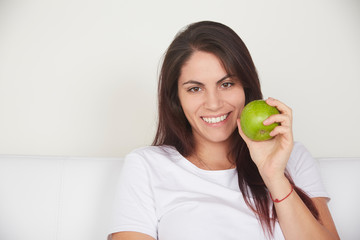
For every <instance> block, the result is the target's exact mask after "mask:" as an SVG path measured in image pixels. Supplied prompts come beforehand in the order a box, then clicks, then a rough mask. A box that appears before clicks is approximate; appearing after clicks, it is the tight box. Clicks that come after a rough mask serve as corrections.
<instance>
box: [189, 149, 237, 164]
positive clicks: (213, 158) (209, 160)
mask: <svg viewBox="0 0 360 240" xmlns="http://www.w3.org/2000/svg"><path fill="white" fill-rule="evenodd" d="M228 153H229V144H228V143H227V142H223V143H209V142H207V143H200V142H197V144H196V147H195V152H194V154H192V155H191V156H190V159H189V160H190V161H191V162H193V163H194V164H195V165H197V166H198V167H200V168H202V169H205V170H225V169H229V168H233V167H234V166H235V164H233V161H232V159H229V156H228Z"/></svg>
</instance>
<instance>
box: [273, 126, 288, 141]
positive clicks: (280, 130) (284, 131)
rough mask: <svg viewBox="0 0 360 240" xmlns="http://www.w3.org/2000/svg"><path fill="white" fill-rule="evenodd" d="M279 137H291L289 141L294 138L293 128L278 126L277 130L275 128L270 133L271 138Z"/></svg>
mask: <svg viewBox="0 0 360 240" xmlns="http://www.w3.org/2000/svg"><path fill="white" fill-rule="evenodd" d="M278 135H283V136H286V137H289V139H290V138H291V136H292V131H291V128H289V127H284V126H277V127H276V128H274V130H272V131H271V132H270V136H272V137H275V136H278Z"/></svg>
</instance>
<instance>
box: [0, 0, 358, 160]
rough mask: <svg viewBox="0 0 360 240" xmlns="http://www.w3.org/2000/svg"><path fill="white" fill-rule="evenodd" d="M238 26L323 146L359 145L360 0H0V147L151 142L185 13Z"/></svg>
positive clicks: (88, 149)
mask: <svg viewBox="0 0 360 240" xmlns="http://www.w3.org/2000/svg"><path fill="white" fill-rule="evenodd" d="M199 20H215V21H220V22H223V23H225V24H227V25H229V26H230V27H232V28H233V29H234V30H235V31H236V32H237V33H238V34H239V35H240V36H241V37H242V38H243V40H244V41H245V43H246V44H247V46H248V47H249V49H250V52H251V53H252V55H253V58H254V61H255V64H256V66H257V68H258V71H259V75H260V77H261V82H262V86H263V92H264V95H265V96H272V97H276V98H279V99H281V100H282V101H284V102H285V103H287V104H288V105H289V106H291V107H292V108H293V110H294V118H295V120H294V132H295V139H296V140H298V141H302V142H303V143H304V144H305V145H306V146H307V147H308V148H309V149H310V151H311V152H312V153H313V155H314V156H316V157H331V156H342V157H349V156H360V141H359V137H360V128H359V119H360V113H359V109H360V108H359V104H360V94H359V91H360V44H359V43H360V3H359V1H357V0H317V1H312V0H302V1H287V0H275V1H268V0H262V1H260V0H253V1H250V0H249V1H239V0H233V1H230V0H227V1H219V0H217V1H210V0H200V1H194V0H182V1H166V0H158V1H146V0H144V1H130V0H127V1H125V0H101V1H100V0H98V1H95V0H62V1H60V0H32V1H25V0H2V1H0V154H40V155H73V156H123V155H125V154H126V153H127V152H129V151H130V150H131V149H133V148H135V147H138V146H143V145H146V144H150V143H151V141H152V138H153V135H154V131H155V126H156V116H157V115H156V87H157V83H156V81H157V74H158V68H159V63H160V60H161V56H162V54H163V53H164V51H165V49H166V48H167V46H168V45H169V43H170V42H171V40H172V38H173V37H174V35H175V34H176V32H177V31H178V30H179V29H180V28H182V27H183V26H185V25H187V24H188V23H191V22H194V21H199Z"/></svg>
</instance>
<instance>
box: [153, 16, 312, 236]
mask: <svg viewBox="0 0 360 240" xmlns="http://www.w3.org/2000/svg"><path fill="white" fill-rule="evenodd" d="M195 51H203V52H208V53H212V54H214V55H215V56H217V57H218V58H219V59H220V61H221V62H222V64H223V65H224V68H225V70H226V71H227V73H228V74H229V75H231V76H235V77H236V78H237V79H239V80H240V82H241V84H242V86H243V88H244V92H245V104H247V103H249V102H250V101H252V100H256V99H262V93H261V88H260V81H259V78H258V74H257V72H256V68H255V65H254V63H253V61H252V58H251V55H250V53H249V51H248V49H247V47H246V46H245V44H244V42H243V41H242V40H241V38H240V37H239V36H238V35H237V34H236V33H235V32H234V31H233V30H232V29H231V28H229V27H227V26H225V25H223V24H221V23H217V22H211V21H203V22H197V23H193V24H190V25H189V26H187V27H186V28H185V29H184V30H182V31H180V32H179V33H178V34H177V35H176V37H175V39H174V40H173V42H172V43H171V44H170V46H169V48H168V49H167V51H166V54H165V56H164V60H163V64H162V68H161V71H160V76H159V85H158V101H159V103H158V104H159V106H158V108H159V122H158V128H157V132H156V136H155V139H154V141H153V145H156V146H158V145H169V146H173V147H175V148H176V149H177V150H178V151H179V152H180V154H182V155H183V156H185V157H186V156H189V155H191V154H192V153H193V152H194V147H195V144H194V138H193V134H192V130H191V126H190V124H189V122H188V120H187V119H186V117H185V114H184V112H183V110H182V107H181V104H180V100H179V97H178V79H179V77H180V74H181V68H182V66H183V65H184V64H185V63H186V61H187V60H189V58H190V57H191V56H192V54H193V53H194V52H195ZM231 140H232V141H231V144H232V145H231V151H230V153H229V154H230V156H231V158H232V159H235V161H236V165H237V171H238V182H239V188H240V191H241V192H242V194H243V196H244V200H245V202H246V204H247V205H248V206H249V207H250V208H251V209H252V210H253V211H254V212H255V214H256V216H257V217H258V219H259V220H260V223H261V226H262V228H263V229H264V232H265V233H267V234H269V235H273V228H274V224H275V221H276V219H277V216H276V212H275V209H274V206H273V210H272V211H271V209H270V207H269V206H270V203H271V200H270V198H269V194H268V191H267V188H266V186H265V184H264V181H263V180H262V178H261V176H260V173H259V171H258V169H257V167H256V165H255V164H254V162H253V161H252V159H251V157H250V154H249V149H248V148H247V146H246V144H245V142H244V141H243V139H242V138H241V137H240V135H239V133H238V130H237V129H236V130H235V131H234V133H233V134H232V136H231ZM286 176H287V177H288V178H289V180H290V182H291V183H292V184H293V182H292V180H291V177H290V176H289V175H288V174H286ZM294 188H295V191H296V192H297V193H298V194H299V196H300V197H301V198H302V199H303V201H304V202H305V204H306V205H307V206H308V208H309V209H310V210H311V212H312V213H313V214H314V216H316V217H317V216H318V213H317V211H316V208H315V207H314V204H313V203H312V201H311V199H310V198H309V197H308V196H307V195H306V194H305V193H304V192H303V191H301V189H299V188H297V187H296V186H294ZM250 195H252V197H253V199H254V204H252V203H251V202H250ZM271 213H272V214H271Z"/></svg>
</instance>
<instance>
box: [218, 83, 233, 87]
mask: <svg viewBox="0 0 360 240" xmlns="http://www.w3.org/2000/svg"><path fill="white" fill-rule="evenodd" d="M233 85H234V83H233V82H224V83H222V84H221V87H222V88H231V87H232V86H233Z"/></svg>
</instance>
